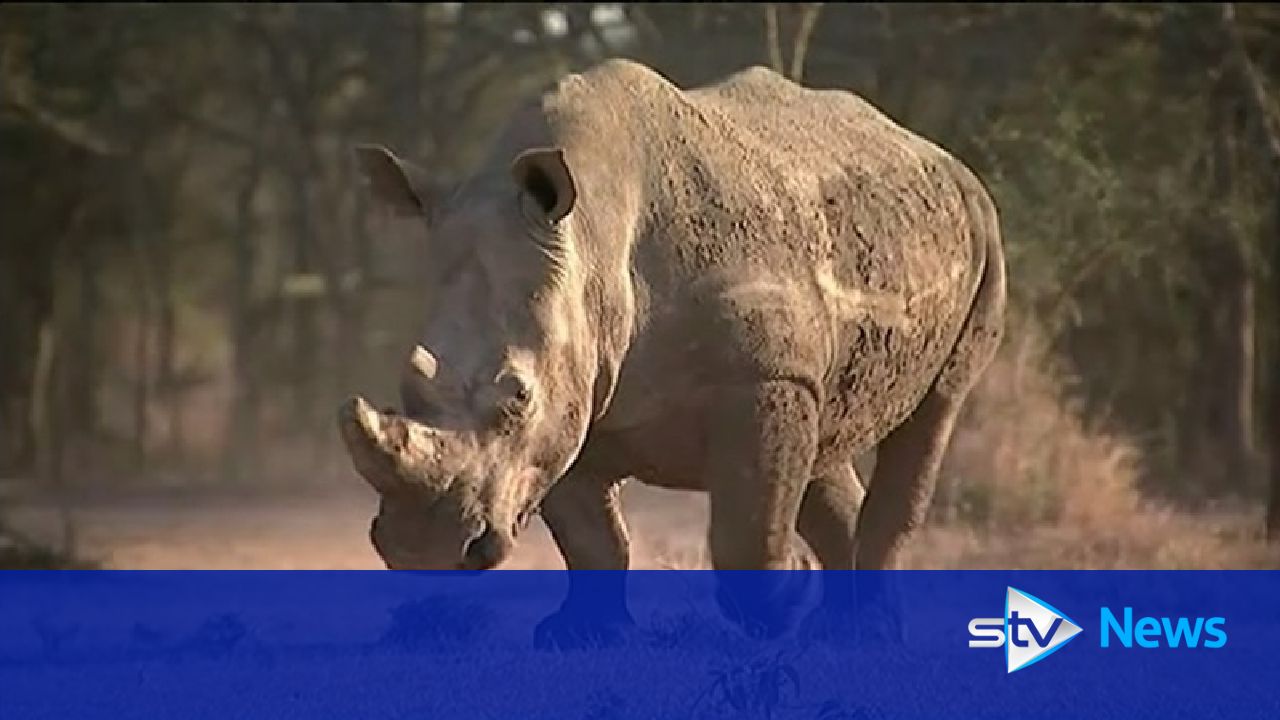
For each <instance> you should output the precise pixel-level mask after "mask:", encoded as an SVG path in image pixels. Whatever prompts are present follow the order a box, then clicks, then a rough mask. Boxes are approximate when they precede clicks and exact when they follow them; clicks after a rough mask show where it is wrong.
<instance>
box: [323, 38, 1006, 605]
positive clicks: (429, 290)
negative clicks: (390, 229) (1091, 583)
mask: <svg viewBox="0 0 1280 720" xmlns="http://www.w3.org/2000/svg"><path fill="white" fill-rule="evenodd" d="M355 155H356V157H357V159H358V161H359V163H358V164H359V167H360V170H361V175H362V178H363V179H364V181H365V182H366V185H367V187H368V192H370V193H371V194H372V195H374V196H376V197H377V198H378V199H379V200H380V201H381V202H382V204H383V205H384V206H385V207H386V208H388V209H389V210H390V211H392V212H393V213H395V214H396V215H398V216H400V217H405V218H409V219H411V220H414V221H420V222H422V223H424V226H425V227H426V229H427V230H426V236H427V239H426V242H429V243H430V257H431V259H432V262H431V265H432V267H431V268H430V269H429V270H428V274H429V275H430V278H429V279H428V281H427V282H426V288H425V293H426V295H427V296H428V297H427V298H426V304H427V307H428V308H429V312H427V313H426V315H427V317H426V319H425V324H424V326H423V328H422V333H421V336H420V338H419V341H418V344H417V345H416V347H413V348H412V349H411V350H410V351H409V352H408V353H407V356H406V358H405V361H404V364H403V367H402V369H401V370H400V371H399V372H400V388H399V389H400V395H401V398H400V400H401V404H402V408H401V409H400V410H395V409H393V408H392V409H385V408H384V409H378V408H377V407H375V406H374V405H373V404H371V403H370V402H368V401H367V400H365V399H363V398H361V397H353V398H352V399H350V400H348V401H347V402H346V403H345V404H344V405H343V406H342V408H341V409H340V411H339V423H338V424H339V428H340V430H341V435H342V438H343V439H344V441H345V445H346V449H347V451H348V453H349V454H350V457H351V459H352V461H353V464H354V467H355V469H356V470H357V471H358V473H359V474H360V475H361V476H363V478H364V479H365V480H366V481H367V482H368V483H369V484H371V485H372V486H373V488H375V489H376V490H377V492H378V494H379V497H380V503H379V507H378V511H377V514H376V517H374V519H373V521H372V524H371V528H370V537H371V541H372V544H373V546H374V547H375V548H376V550H377V552H378V554H379V555H380V557H381V559H382V560H383V561H384V562H385V564H386V566H387V567H388V568H392V569H462V570H473V571H479V570H487V569H491V568H495V567H498V566H500V565H501V564H502V563H503V561H504V560H505V559H507V558H508V556H509V554H510V553H511V552H512V549H513V547H514V546H515V543H516V539H517V537H518V535H519V533H520V531H521V530H522V529H523V528H524V527H526V525H527V523H528V521H529V518H530V517H531V516H533V515H534V514H540V516H541V518H542V519H543V521H544V522H545V523H546V525H547V527H548V529H549V530H550V532H551V534H552V536H553V538H554V540H555V543H556V545H557V546H558V548H559V551H560V553H561V554H562V556H563V559H564V562H565V564H566V566H567V567H568V568H569V569H571V570H580V569H586V570H593V569H597V570H598V569H604V570H608V569H626V568H628V567H629V562H630V560H629V551H628V546H629V541H628V534H627V529H626V526H625V524H624V522H623V516H622V514H621V511H620V504H619V497H620V496H619V489H620V487H621V483H622V482H624V481H626V480H632V479H633V480H636V481H639V482H642V483H646V484H650V485H653V486H658V487H662V488H669V489H684V490H696V491H705V492H706V493H708V495H709V498H708V499H709V508H710V520H709V528H708V535H707V541H708V544H709V551H710V556H711V560H712V563H713V565H714V567H715V568H716V569H787V568H795V567H799V566H800V564H801V563H802V560H801V557H800V556H801V553H800V552H799V550H798V548H797V546H798V542H796V539H797V537H798V538H799V539H800V540H802V541H803V542H804V543H805V544H807V546H808V547H809V549H810V550H811V551H812V557H814V558H816V560H817V561H818V562H819V563H820V564H821V566H822V567H824V568H827V569H891V568H894V567H897V566H898V564H899V562H900V556H901V553H902V550H903V547H904V544H905V543H906V542H907V540H908V538H909V536H910V535H911V533H912V531H913V529H914V528H916V527H917V526H918V525H919V524H920V523H921V522H922V519H923V518H924V516H925V513H926V510H927V508H928V506H929V503H930V500H931V496H932V493H933V488H934V483H935V477H936V475H937V472H938V469H939V465H940V463H941V461H942V458H943V454H944V451H945V450H946V447H947V444H948V442H949V439H950V436H951V434H952V428H953V426H954V425H955V423H956V419H957V415H958V413H959V412H960V411H961V408H962V405H963V403H964V401H965V399H966V397H967V395H968V393H969V392H970V390H971V388H972V387H973V386H974V384H975V382H976V380H977V379H978V378H979V376H980V375H981V374H982V373H983V372H984V371H985V369H986V367H987V365H988V363H989V362H990V360H991V359H992V357H993V355H994V353H995V351H996V349H997V347H998V345H999V343H1000V342H1001V337H1002V333H1003V327H1004V311H1005V300H1006V297H1005V294H1006V291H1005V264H1004V258H1003V253H1002V250H1001V235H1000V229H999V220H998V216H997V211H996V207H995V204H994V202H993V200H992V198H991V196H990V195H989V193H988V191H987V190H986V188H985V186H984V185H983V183H982V182H981V181H980V180H979V179H978V178H977V177H976V175H975V174H974V172H972V171H971V170H970V169H969V168H968V167H966V165H964V164H963V163H962V162H961V161H959V160H957V159H956V158H955V157H953V156H952V155H951V154H949V153H948V152H946V151H944V150H943V149H941V148H940V147H938V146H937V145H935V144H934V143H932V142H930V141H929V140H926V139H924V138H923V137H920V136H918V135H917V134H915V133H913V132H911V131H909V130H907V129H906V128H904V127H902V126H901V125H899V124H898V123H896V122H895V121H893V120H892V119H890V118H889V117H888V116H887V115H886V114H885V113H883V112H882V111H880V110H879V109H877V108H876V107H875V106H873V105H872V104H871V103H869V102H868V101H866V100H864V99H863V98H861V97H859V96H857V95H856V94H854V93H851V92H847V91H842V90H829V89H811V88H806V87H803V86H802V85H800V84H798V83H795V82H793V81H791V80H789V79H787V78H785V77H783V76H781V75H779V74H778V73H775V72H774V71H772V70H769V69H767V68H763V67H751V68H747V69H745V70H741V71H739V72H736V73H734V74H732V75H730V76H728V77H726V78H724V79H723V80H722V81H720V82H718V83H715V84H710V85H707V86H704V87H699V88H695V89H691V90H686V89H681V88H680V87H678V86H676V85H675V84H674V83H673V82H672V81H670V80H669V79H667V78H666V77H665V76H663V75H662V74H660V73H659V72H657V71H655V70H653V69H651V68H649V67H646V66H644V65H642V64H639V63H636V62H632V61H627V60H616V59H615V60H608V61H606V62H603V63H601V64H599V65H597V66H595V67H594V68H591V69H590V70H588V71H585V72H581V73H574V74H569V75H567V76H565V77H563V78H562V79H560V80H559V81H558V82H556V83H554V86H553V87H550V88H549V89H547V90H545V91H544V92H542V93H540V94H538V95H536V96H535V97H533V98H532V99H531V100H529V101H528V102H527V103H526V104H524V105H522V106H520V107H519V108H518V109H517V110H516V111H514V112H513V113H512V115H511V117H510V119H509V121H508V122H507V123H506V125H505V127H504V129H503V130H502V131H501V132H500V133H499V134H498V137H497V139H496V140H495V141H494V142H493V144H492V145H491V151H490V152H489V153H488V154H487V156H486V158H485V159H484V160H483V161H482V162H481V163H480V164H479V167H478V169H477V170H475V172H474V173H473V174H472V175H470V176H469V177H468V178H467V179H466V180H465V181H463V182H461V183H459V184H457V185H456V186H453V187H451V188H450V189H448V190H447V191H444V192H442V191H440V190H436V189H433V188H432V182H431V180H430V177H431V173H430V172H428V171H425V170H423V169H422V168H418V167H416V166H415V165H413V164H412V163H411V162H409V161H407V160H404V159H402V158H400V157H398V156H397V155H396V154H395V153H394V152H393V151H392V150H390V149H387V148H386V147H383V146H381V145H362V146H359V147H357V148H356V149H355ZM868 452H874V453H875V459H876V461H875V469H874V472H873V474H872V477H871V478H869V480H870V482H867V483H864V482H863V479H862V478H860V477H859V476H858V472H857V470H856V469H855V465H854V460H855V458H857V457H859V456H861V455H863V454H865V453H868ZM800 549H802V548H800ZM573 595H574V591H573V589H572V587H571V588H570V592H569V596H570V597H569V599H567V600H566V604H565V607H564V608H562V612H568V611H569V610H571V609H572V602H571V600H572V598H573ZM562 619H563V618H562Z"/></svg>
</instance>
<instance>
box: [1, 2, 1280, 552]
mask: <svg viewBox="0 0 1280 720" xmlns="http://www.w3.org/2000/svg"><path fill="white" fill-rule="evenodd" d="M607 57H628V58H633V59H636V60H640V61H642V62H645V63H648V64H650V65H652V66H653V67H655V68H656V69H658V70H659V71H660V72H662V73H663V74H665V75H666V76H667V77H669V78H670V79H672V80H673V81H675V82H676V83H678V84H680V85H682V86H690V85H697V84H701V83H707V82H711V81H715V80H717V79H719V78H721V77H723V76H725V75H728V74H730V73H732V72H734V71H737V70H740V69H742V68H744V67H746V66H749V65H757V64H758V65H767V66H772V67H774V68H775V69H778V70H780V71H782V72H785V73H787V74H788V75H790V76H791V77H793V78H796V79H801V80H803V82H805V83H806V84H808V85H811V86H815V87H826V88H845V89H849V90H852V91H854V92H857V93H859V94H861V95H863V96H864V97H866V98H868V99H869V100H870V101H872V102H873V103H875V104H876V105H878V106H879V107H881V108H882V109H883V110H885V111H886V112H887V113H889V114H890V115H891V116H892V117H893V118H895V119H896V120H898V121H899V122H901V123H903V124H905V125H906V126H908V127H909V128H911V129H913V130H915V131H917V132H919V133H922V134H923V135H925V136H927V137H929V138H930V139H933V140H934V141H936V142H938V143H939V144H941V145H942V146H943V147H945V148H947V149H948V150H950V151H952V152H953V153H954V154H956V155H957V156H958V157H960V158H961V159H963V160H964V161H965V162H966V163H968V164H969V165H970V166H971V167H973V168H974V169H975V170H976V171H977V172H978V173H979V175H980V176H981V177H982V178H983V179H984V180H985V182H986V183H987V184H988V185H989V187H990V188H991V190H992V193H993V195H994V197H995V198H996V201H997V204H998V206H999V208H1000V211H1001V214H1002V224H1003V230H1004V235H1005V239H1006V243H1007V251H1006V252H1007V253H1008V258H1009V270H1010V277H1011V288H1010V290H1011V293H1012V301H1013V306H1014V311H1015V314H1014V317H1013V318H1012V319H1011V320H1010V327H1009V331H1008V333H1007V338H1008V339H1007V341H1006V343H1005V346H1004V348H1003V350H1002V352H1001V355H1000V357H999V359H998V360H997V362H996V364H995V365H994V366H993V367H992V369H991V371H990V372H989V373H988V375H987V377H986V379H985V380H984V382H983V384H982V386H981V387H980V388H979V389H978V391H977V392H976V395H975V398H974V400H973V402H972V403H971V406H970V408H969V410H968V412H967V413H966V416H965V418H964V421H963V424H962V426H961V428H960V430H959V432H958V434H957V437H956V440H955V443H954V447H953V448H952V451H951V453H950V456H949V458H948V461H947V466H946V469H945V471H944V473H943V477H942V480H941V483H940V487H939V491H938V494H937V497H936V502H935V507H934V512H933V515H932V517H931V522H930V526H929V528H926V530H925V532H924V533H923V535H922V539H921V540H920V541H919V543H918V544H917V545H916V546H915V548H916V549H914V550H913V556H912V563H913V565H915V566H921V567H941V566H960V567H979V566H987V567H1121V566H1129V567H1255V566H1269V567H1280V557H1278V556H1280V551H1277V550H1276V549H1275V547H1276V546H1274V545H1272V546H1268V545H1267V544H1266V542H1265V532H1266V528H1267V527H1268V526H1269V527H1270V530H1271V533H1272V536H1273V537H1275V536H1277V535H1280V463H1277V462H1276V461H1275V458H1276V457H1277V455H1278V454H1280V278H1277V276H1276V268H1277V260H1278V259H1280V9H1276V8H1274V7H1271V6H1267V5H1246V4H1234V5H1233V4H1220V5H1206V4H1159V5H1147V4H1142V5H1130V4H1124V5H1057V4H1044V5H1039V4H1008V5H994V4H936V5H929V4H916V5H897V4H856V5H855V4H827V5H823V4H802V5H783V4H777V5H774V4H687V3H680V4H627V5H621V4H605V3H583V4H560V3H546V4H510V5H506V4H504V5H498V4H493V5H490V4H483V3H474V4H473V3H467V4H461V3H441V4H425V5H409V4H379V3H367V4H296V5H290V4H280V5H276V4H181V5H167V4H82V5H75V4H13V3H9V4H4V5H2V6H0V158H3V160H2V161H0V235H2V237H3V240H2V241H0V349H2V353H0V492H3V493H4V494H3V495H0V512H4V507H2V506H3V504H4V503H6V502H7V503H8V505H9V512H10V515H11V516H17V515H21V510H22V508H23V507H25V506H26V505H27V504H30V503H39V502H42V501H44V500H45V499H48V498H53V499H54V500H56V501H57V502H56V506H57V507H61V508H62V510H63V515H62V516H61V517H62V525H61V528H62V531H61V533H62V535H63V537H62V538H61V539H60V540H58V539H55V541H54V542H55V547H56V546H57V543H63V544H65V543H68V542H70V541H72V540H73V539H74V537H75V533H76V531H77V527H79V526H78V525H77V522H79V521H77V520H76V519H75V515H74V514H73V513H72V512H71V510H70V509H69V508H71V507H72V506H74V505H75V504H76V503H77V502H81V501H82V500H84V499H86V498H102V497H108V498H109V497H130V496H141V495H145V493H148V492H152V493H154V492H159V491H163V492H165V493H169V497H174V498H178V500H175V501H171V502H169V503H168V504H158V505H154V506H147V507H148V508H150V509H149V510H148V512H150V513H151V514H152V515H160V516H165V515H166V514H168V515H169V516H170V517H173V518H176V517H179V516H181V513H190V512H192V511H193V510H192V508H193V507H197V508H198V507H204V508H206V509H208V512H211V513H214V519H211V520H208V521H207V523H206V524H207V525H208V527H222V526H223V525H224V524H225V525H226V527H228V528H231V527H233V525H232V524H231V523H233V520H234V518H236V517H238V516H241V510H238V509H237V508H238V507H241V506H237V505H218V504H217V503H216V502H215V501H213V500H210V499H209V498H212V497H220V496H224V495H225V496H235V495H239V496H243V497H253V498H258V497H265V496H267V495H270V494H272V493H275V494H276V495H277V496H280V497H284V498H287V500H285V501H267V500H250V501H245V502H244V503H242V505H243V507H244V508H247V509H244V510H243V512H246V513H247V512H250V509H251V508H257V509H258V510H259V511H260V512H262V513H263V514H262V515H261V516H260V517H259V518H258V520H255V521H254V522H261V523H262V524H264V525H272V524H277V525H278V524H279V523H281V522H283V521H282V520H281V518H282V517H283V516H282V515H280V514H276V513H275V512H274V511H270V512H268V511H266V510H263V508H277V509H278V510H279V511H280V512H281V513H283V512H287V511H295V512H303V513H307V512H311V511H309V510H307V509H306V508H308V507H309V506H307V505H306V502H307V501H308V498H317V497H321V496H322V495H323V494H324V493H326V492H329V491H330V490H331V489H333V488H354V486H355V485H357V484H358V483H359V480H358V479H357V478H356V477H355V475H354V474H353V473H352V472H351V470H350V465H349V463H348V461H347V459H346V457H345V456H344V455H343V454H342V453H341V450H340V444H339V443H338V441H337V438H336V432H335V428H334V421H333V418H334V411H335V408H336V406H337V404H338V403H339V402H340V401H341V400H342V399H343V398H344V397H346V396H347V395H349V394H351V393H353V392H365V393H369V394H370V395H372V396H373V397H378V398H382V399H385V400H387V401H392V400H394V394H393V388H394V385H393V383H394V381H395V377H396V372H397V368H398V366H399V363H400V362H401V361H402V360H403V357H404V354H405V352H406V349H407V348H408V347H409V342H410V341H411V339H412V338H413V336H414V331H415V329H416V328H417V326H418V324H419V323H420V322H421V319H422V312H423V311H424V308H423V307H422V306H421V300H420V298H421V295H422V293H421V292H420V287H419V286H418V285H417V283H418V282H419V278H418V274H417V270H418V269H420V268H424V267H426V266H427V264H428V263H430V261H431V258H430V253H429V247H428V245H427V243H426V242H425V240H424V237H423V233H422V231H421V229H419V228H415V227H412V226H410V227H403V226H393V225H391V224H390V222H389V221H387V220H386V219H384V218H382V217H381V216H380V215H379V214H377V213H375V212H371V208H370V207H368V206H367V198H366V197H365V196H364V194H363V192H362V190H361V188H360V186H359V184H358V177H357V174H356V173H355V172H354V168H353V165H352V157H351V154H350V148H351V146H352V145H353V144H355V143H360V142H378V143H383V144H386V145H388V146H390V147H392V148H394V149H395V150H396V151H397V152H399V153H400V154H402V155H404V156H407V157H409V158H411V159H412V160H414V161H416V162H417V163H419V164H420V165H422V166H423V167H425V168H428V169H429V171H430V172H432V173H436V174H439V175H440V176H442V177H443V178H446V179H448V178H456V177H458V176H460V175H462V174H464V173H466V172H467V170H468V168H469V167H470V166H471V164H472V163H474V162H476V161H477V159H478V156H479V153H480V152H481V151H482V150H483V149H484V148H485V145H486V142H487V141H488V140H489V138H490V137H491V136H492V134H493V133H494V132H495V131H496V130H497V127H498V125H499V124H500V123H501V122H502V121H503V119H504V117H505V115H506V113H507V112H508V111H509V110H510V109H511V108H512V107H513V106H514V104H515V103H516V102H517V101H519V100H521V99H522V98H525V97H527V96H528V95H529V94H530V93H532V92H536V91H538V90H539V89H540V88H542V87H544V86H545V85H546V84H547V83H549V82H552V81H554V80H555V79H556V78H558V77H559V76H561V75H563V74H564V73H566V72H571V71H574V70H578V69H584V68H587V67H589V66H591V65H593V64H594V63H596V62H598V61H600V60H601V59H604V58H607ZM84 501H85V502H87V500H84ZM271 502H275V503H276V504H275V505H271V504H270V503H271ZM667 502H669V501H667ZM317 507H318V506H317ZM326 507H327V506H326ZM341 507H345V508H346V509H345V510H340V511H334V512H345V513H347V515H349V516H350V519H349V520H343V521H342V522H346V523H348V524H347V525H342V527H343V528H346V529H347V531H349V532H348V535H349V537H348V536H342V543H344V544H345V545H344V546H343V547H345V548H346V549H347V550H352V549H353V548H356V546H358V550H359V551H361V552H363V551H364V549H365V545H367V540H366V539H365V537H364V535H363V530H364V529H365V528H367V521H368V516H369V515H368V513H369V510H370V506H369V505H368V504H367V503H365V504H359V503H356V504H350V503H348V504H347V505H345V506H341ZM645 507H646V508H648V509H647V510H645V512H651V513H656V516H655V517H659V518H670V517H675V516H676V515H677V514H678V513H677V511H676V510H670V511H668V510H666V509H664V508H665V507H667V506H664V505H662V504H661V503H657V502H656V501H655V502H653V503H651V504H650V505H648V506H645ZM672 507H674V506H672ZM1268 507H1269V512H1268ZM219 508H221V509H219ZM324 512H329V510H325V511H324ZM315 513H316V514H315V515H314V516H312V520H310V521H309V522H314V523H315V525H314V527H312V526H310V525H308V526H307V527H312V529H313V530H315V533H314V535H315V536H323V535H325V534H326V525H325V523H326V522H327V521H326V520H324V517H325V516H324V515H323V513H322V511H321V510H319V509H317V510H315ZM53 517H56V516H53ZM84 517H89V518H90V520H85V521H84V522H86V523H89V524H92V523H91V518H92V516H84ZM130 517H134V516H130ZM344 517H346V516H344ZM1268 521H1269V522H1268ZM50 522H56V521H50ZM122 522H123V521H122ZM655 522H657V521H655ZM362 523H363V525H362ZM11 524H13V525H14V527H15V528H16V526H17V524H16V523H11ZM125 524H134V523H133V521H132V520H130V521H128V522H127V523H125ZM641 524H643V523H641ZM138 527H141V526H138ZM208 527H206V528H205V529H206V530H208ZM654 528H657V529H656V530H654V532H656V533H658V534H659V535H661V534H662V533H664V532H675V531H674V530H670V529H669V528H667V529H664V528H666V526H665V525H661V524H660V523H659V524H656V525H654ZM81 530H82V532H87V531H84V530H83V528H81ZM135 530H136V528H135ZM682 531H683V532H686V534H688V535H689V536H690V538H691V539H690V543H692V545H691V547H692V548H693V549H686V550H681V549H680V548H679V547H677V546H676V545H675V544H671V545H669V546H665V547H666V549H665V550H664V549H663V547H664V546H661V545H659V544H655V545H653V547H654V548H656V549H655V550H654V551H653V552H654V553H656V555H655V557H654V558H651V562H649V564H654V563H656V564H659V565H662V564H664V563H666V564H677V565H678V564H682V563H693V564H697V563H699V562H703V561H704V558H703V559H699V558H700V556H698V555H697V552H698V550H697V547H696V545H697V543H698V542H699V541H700V540H701V538H700V536H699V533H700V532H701V529H700V528H698V527H696V525H694V524H690V525H689V526H688V527H686V528H684V530H682ZM22 532H30V531H22ZM22 532H19V531H18V530H16V529H14V530H11V531H10V532H9V533H8V537H9V539H8V540H5V541H3V542H7V543H9V546H11V547H17V546H19V545H20V544H22V543H28V542H34V541H29V540H26V539H21V538H22V537H23V535H22ZM137 532H142V531H141V530H137ZM157 532H159V531H157ZM173 532H174V533H177V534H175V535H174V538H176V539H174V538H171V539H170V540H165V541H164V542H172V543H177V542H179V540H180V538H179V535H180V533H181V530H176V531H173ZM209 532H211V533H212V532H213V531H211V530H210V531H209ZM236 532H240V531H237V530H233V529H227V530H225V533H227V534H231V533H236ZM243 532H246V533H247V532H248V531H247V530H246V531H243ZM103 533H106V534H103ZM88 534H89V535H90V536H91V537H95V536H93V533H92V532H88ZM157 537H160V535H156V536H155V537H152V538H150V540H152V541H154V542H160V541H159V540H156V538H157ZM96 538H97V539H91V540H90V541H88V543H87V547H86V548H84V549H85V551H86V552H89V553H91V554H92V553H98V554H100V555H102V554H107V555H109V554H110V550H109V548H108V546H109V545H110V542H111V539H110V537H109V533H107V531H105V530H103V531H102V533H100V534H99V535H98V536H96ZM82 539H83V535H82ZM241 540H243V535H242V536H241ZM659 540H660V538H655V539H654V542H655V543H657V542H658V541H659ZM139 542H142V540H139ZM201 542H204V543H205V544H206V545H208V546H213V547H214V548H215V549H214V550H211V551H210V552H212V553H214V555H215V556H216V554H217V547H219V546H221V547H223V548H225V547H226V543H227V542H229V541H228V540H226V538H225V537H223V538H220V536H217V535H216V534H210V535H208V537H206V538H205V539H204V540H203V541H201ZM664 542H666V541H664ZM672 542H673V541H672ZM83 544H84V543H83V542H82V545H83ZM347 545H350V546H351V547H347ZM21 547H27V545H21ZM334 547H337V546H336V545H335V546H334ZM264 552H266V551H264ZM680 553H685V554H683V555H681V554H680ZM689 553H693V554H689ZM306 557H307V558H308V559H307V560H306V562H303V561H299V562H298V563H293V562H292V561H290V560H287V559H278V558H277V559H273V560H271V561H270V562H275V563H281V564H284V565H288V566H294V565H297V564H303V565H305V564H307V563H310V564H312V565H315V566H321V567H323V566H326V564H327V563H328V564H333V563H335V562H336V563H338V564H341V561H338V560H335V559H334V558H333V557H328V558H326V557H325V556H324V554H323V552H322V550H314V551H313V552H312V554H311V555H307V556H306ZM548 557H550V558H552V560H551V561H554V555H550V556H548ZM115 562H117V563H125V564H128V563H129V562H135V564H137V563H142V561H137V560H135V561H130V560H119V559H118V558H117V559H116V561H115ZM187 562H189V563H190V564H191V566H199V564H200V562H202V561H200V560H197V559H190V560H184V559H182V558H176V559H175V558H169V559H159V560H154V563H159V564H166V563H167V564H168V565H169V566H176V567H182V566H183V563H187ZM210 562H212V561H210ZM228 562H240V563H241V564H242V565H244V564H248V565H254V564H258V565H262V564H269V563H268V561H267V560H263V559H261V558H256V559H255V557H250V556H248V555H246V556H244V558H242V559H240V560H236V561H228ZM352 562H353V563H356V562H357V561H352ZM363 562H365V559H361V560H360V561H358V563H357V564H359V563H363ZM529 562H530V563H532V564H537V562H539V561H536V560H530V561H529ZM143 564H145V563H143ZM214 564H216V563H214ZM639 564H640V565H644V564H645V563H644V562H641V563H639Z"/></svg>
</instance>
